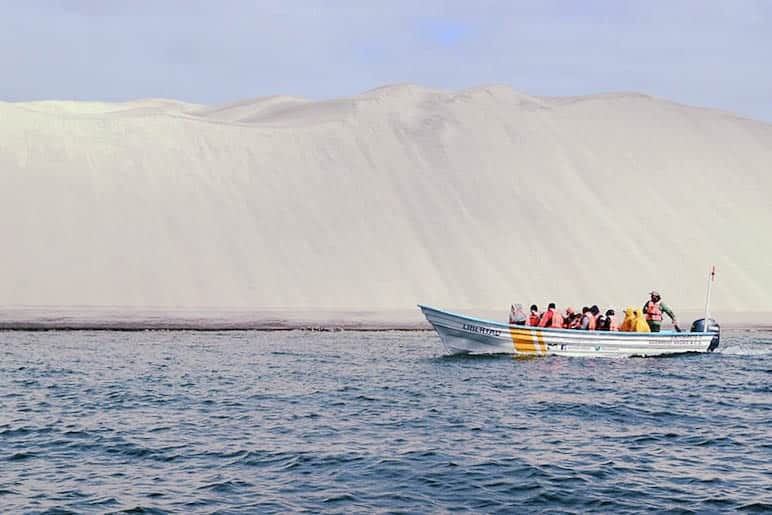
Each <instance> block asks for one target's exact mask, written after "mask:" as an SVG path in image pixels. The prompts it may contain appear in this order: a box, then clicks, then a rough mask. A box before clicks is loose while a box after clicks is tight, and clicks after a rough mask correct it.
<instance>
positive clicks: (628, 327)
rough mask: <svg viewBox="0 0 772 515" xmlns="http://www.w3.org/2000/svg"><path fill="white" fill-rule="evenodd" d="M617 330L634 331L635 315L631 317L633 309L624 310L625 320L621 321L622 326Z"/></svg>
mask: <svg viewBox="0 0 772 515" xmlns="http://www.w3.org/2000/svg"><path fill="white" fill-rule="evenodd" d="M619 330H620V331H625V332H631V331H634V330H635V315H633V308H627V309H626V310H625V319H624V320H622V325H621V326H619Z"/></svg>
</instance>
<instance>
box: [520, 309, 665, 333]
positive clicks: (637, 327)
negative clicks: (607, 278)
mask: <svg viewBox="0 0 772 515" xmlns="http://www.w3.org/2000/svg"><path fill="white" fill-rule="evenodd" d="M509 323H510V324H515V325H527V326H533V327H550V328H553V329H577V330H584V331H627V332H641V333H644V332H645V333H648V332H649V331H650V329H649V324H648V323H647V322H646V320H645V319H644V318H643V314H642V311H641V310H639V309H633V308H628V309H626V310H625V319H624V321H623V322H622V323H621V324H620V323H619V322H618V321H617V317H616V312H615V311H614V310H613V309H607V310H606V313H605V314H603V313H601V311H600V308H598V306H596V305H593V306H590V307H588V306H585V307H583V308H582V310H581V312H577V311H575V310H574V308H571V307H568V308H566V310H565V312H564V313H561V312H560V311H559V310H558V309H557V308H556V307H555V303H554V302H551V303H550V304H549V305H548V306H547V310H546V311H544V312H543V313H541V312H539V307H538V306H537V305H536V304H533V305H531V310H530V313H529V314H528V315H526V314H525V313H524V312H523V307H522V305H521V304H515V305H513V306H512V307H511V310H510V315H509Z"/></svg>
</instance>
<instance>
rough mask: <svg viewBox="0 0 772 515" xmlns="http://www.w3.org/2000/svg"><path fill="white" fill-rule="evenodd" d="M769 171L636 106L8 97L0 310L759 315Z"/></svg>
mask: <svg viewBox="0 0 772 515" xmlns="http://www.w3.org/2000/svg"><path fill="white" fill-rule="evenodd" d="M770 170H772V126H770V125H767V124H764V123H761V122H756V121H752V120H748V119H744V118H740V117H736V116H733V115H731V114H728V113H723V112H718V111H714V110H707V109H701V108H696V107H689V106H684V105H679V104H674V103H671V102H668V101H665V100H661V99H656V98H651V97H647V96H644V95H639V94H633V93H630V94H627V93H618V94H605V95H597V96H590V97H577V98H538V97H532V96H528V95H524V94H521V93H518V92H515V91H513V90H512V89H510V88H507V87H501V86H490V87H479V88H475V89H471V90H467V91H461V92H450V91H437V90H430V89H426V88H421V87H418V86H412V85H397V86H387V87H384V88H379V89H376V90H373V91H369V92H366V93H363V94H362V95H359V96H357V97H353V98H346V99H336V100H328V101H308V100H303V99H296V98H291V97H270V98H266V99H256V100H252V101H246V102H239V103H235V104H229V105H226V106H198V105H191V104H184V103H181V102H175V101H167V100H146V101H135V102H128V103H125V104H103V103H78V102H54V101H51V102H34V103H0V233H2V234H3V236H4V238H3V239H4V241H3V252H2V253H0V285H1V286H0V306H43V305H48V306H80V305H83V306H131V307H196V308H201V307H213V308H215V307H216V308H228V307H235V308H274V307H276V308H289V309H292V308H317V307H319V308H321V307H323V308H325V309H338V308H339V309H349V308H361V309H373V310H379V309H409V308H410V307H411V306H414V305H415V304H416V303H417V302H422V303H429V304H435V305H439V306H449V307H455V308H475V309H496V308H502V307H503V308H506V307H507V306H508V304H509V303H510V302H518V301H519V302H523V303H530V302H538V303H539V304H542V305H543V304H544V303H546V302H548V301H551V300H554V301H556V302H558V303H560V304H561V305H566V304H574V305H575V304H579V305H581V304H587V303H598V304H601V305H615V306H622V305H627V304H632V303H635V304H638V303H641V302H642V301H643V300H644V299H645V297H646V292H647V291H649V290H650V289H652V288H656V289H659V290H661V291H662V293H663V294H664V297H665V299H666V301H669V302H670V303H671V304H673V305H674V306H679V307H683V308H690V309H691V308H699V307H700V306H701V305H702V302H703V301H704V288H705V274H706V272H707V269H708V267H709V265H710V264H712V263H715V264H716V265H718V269H719V281H718V283H717V284H716V288H715V290H714V307H715V309H724V310H746V311H770V310H772V238H770V236H769V227H770V224H771V223H772V201H771V200H770V195H771V194H772V174H771V173H770Z"/></svg>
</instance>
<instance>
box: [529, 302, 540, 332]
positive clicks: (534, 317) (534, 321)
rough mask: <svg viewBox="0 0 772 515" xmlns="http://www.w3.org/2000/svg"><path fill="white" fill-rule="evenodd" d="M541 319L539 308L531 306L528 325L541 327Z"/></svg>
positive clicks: (534, 305)
mask: <svg viewBox="0 0 772 515" xmlns="http://www.w3.org/2000/svg"><path fill="white" fill-rule="evenodd" d="M539 318H540V317H539V306H537V305H536V304H531V313H530V314H529V315H528V320H527V322H528V323H527V324H526V325H530V326H533V327H536V326H537V325H539Z"/></svg>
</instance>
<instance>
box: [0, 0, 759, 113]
mask: <svg viewBox="0 0 772 515" xmlns="http://www.w3.org/2000/svg"><path fill="white" fill-rule="evenodd" d="M0 70H1V71H2V75H0V100H5V101H26V100H41V99H73V100H106V101H119V100H129V99H136V98H174V99H178V100H183V101H187V102H194V103H202V104H218V103H227V102H232V101H236V100H241V99H245V98H252V97H260V96H268V95H277V94H283V95H293V96H301V97H306V98H311V99H323V98H335V97H344V96H351V95H355V94H358V93H361V92H363V91H367V90H369V89H373V88H376V87H379V86H383V85H385V84H393V83H405V82H409V83H416V84H421V85H424V86H428V87H433V88H442V89H463V88H467V87H473V86H478V85H481V84H506V85H509V86H511V87H513V88H514V89H516V90H518V91H522V92H524V93H527V94H530V95H536V96H563V95H567V96H574V95H585V94H592V93H602V92H609V91H636V92H641V93H646V94H650V95H654V96H658V97H662V98H666V99H669V100H674V101H677V102H682V103H685V104H690V105H698V106H705V107H714V108H718V109H722V110H725V111H731V112H734V113H737V114H740V115H743V116H747V117H750V118H754V119H757V120H762V121H765V122H767V123H772V0H725V1H709V0H681V1H679V0H672V1H668V0H646V1H625V0H581V1H579V0H534V1H516V0H511V1H510V0H501V1H493V0H476V1H470V0H445V1H440V0H422V1H420V2H418V1H415V0H382V1H381V0H369V1H368V0H339V1H338V0H326V1H324V0H252V1H247V0H220V1H215V0H211V1H196V0H132V1H129V0H120V1H119V0H115V1H111V0H103V1H99V0H45V1H44V0H26V1H15V0H0Z"/></svg>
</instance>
